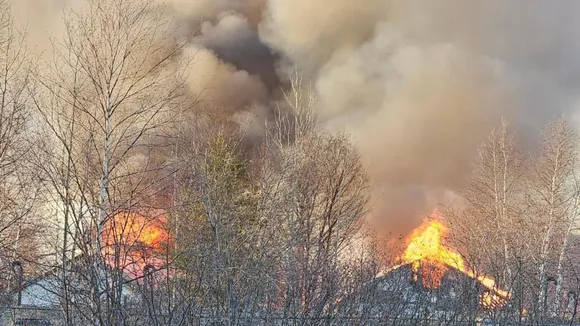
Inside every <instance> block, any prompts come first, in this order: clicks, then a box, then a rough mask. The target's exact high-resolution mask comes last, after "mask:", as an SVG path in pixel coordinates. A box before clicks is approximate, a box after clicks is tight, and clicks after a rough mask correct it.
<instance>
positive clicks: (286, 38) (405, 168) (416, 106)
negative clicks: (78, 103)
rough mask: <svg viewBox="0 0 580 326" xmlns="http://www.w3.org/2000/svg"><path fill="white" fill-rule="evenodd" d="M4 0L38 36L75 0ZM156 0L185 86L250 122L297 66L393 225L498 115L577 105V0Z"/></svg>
mask: <svg viewBox="0 0 580 326" xmlns="http://www.w3.org/2000/svg"><path fill="white" fill-rule="evenodd" d="M10 1H11V2H12V3H13V6H14V9H15V16H16V18H17V20H18V21H22V22H27V24H28V26H29V34H30V39H31V42H32V43H34V44H41V45H44V46H46V44H47V42H46V35H47V34H49V33H50V34H51V35H55V36H57V37H58V35H60V34H59V33H62V26H61V25H60V18H61V16H62V15H61V14H60V12H61V11H62V9H63V8H64V6H65V5H66V6H72V7H74V6H82V2H83V0H74V1H67V0H53V1H52V2H49V1H45V0H10ZM155 1H157V2H159V3H165V4H166V10H167V13H168V15H171V16H173V17H176V19H177V27H178V28H177V32H176V33H178V36H179V37H184V38H186V39H187V40H188V42H189V44H190V45H189V46H188V47H187V49H186V50H185V51H184V55H195V60H194V61H195V64H194V65H193V68H192V71H191V73H190V76H191V80H190V90H191V92H192V93H193V94H195V95H198V96H199V97H201V98H203V99H204V100H205V102H206V103H211V105H210V106H212V107H215V108H216V110H219V111H220V112H221V113H223V114H225V115H227V116H229V117H230V119H231V120H233V121H238V122H240V121H242V120H248V119H249V120H252V121H251V126H252V130H253V132H254V133H256V134H259V132H260V130H259V129H260V122H261V121H263V120H264V119H267V117H268V116H269V115H270V110H271V109H270V103H271V102H272V100H273V99H274V98H275V96H276V95H275V94H276V89H278V88H279V87H280V85H281V82H280V80H284V76H282V75H281V74H280V73H279V72H280V71H284V69H283V68H284V67H283V65H284V64H286V63H287V62H290V63H291V65H293V66H294V65H296V66H297V67H298V69H299V71H300V73H301V74H302V75H303V78H305V79H308V80H310V81H311V82H312V84H313V85H314V87H315V89H316V91H317V93H318V94H317V95H318V98H319V103H318V107H317V110H318V112H319V115H320V117H321V119H322V121H323V122H324V123H325V125H326V127H327V128H329V129H338V130H343V129H346V130H348V131H349V132H351V133H352V134H353V137H354V141H355V142H356V145H357V147H358V149H359V151H360V153H361V155H362V157H363V161H364V164H365V165H366V168H367V170H368V172H369V174H370V176H371V177H372V179H373V181H374V188H375V191H374V193H373V202H374V204H375V205H374V209H373V217H374V218H375V219H376V220H380V221H381V222H382V223H384V224H385V225H386V227H387V228H388V229H389V230H390V231H393V232H406V230H408V229H410V228H412V227H413V226H415V225H416V223H418V220H419V219H420V218H421V217H422V216H424V214H428V213H429V212H430V211H431V210H432V209H433V207H434V206H435V205H436V204H437V203H438V202H440V201H442V200H445V199H446V198H447V197H449V196H450V194H451V195H452V193H453V190H454V189H457V188H458V187H460V186H461V185H462V183H463V181H464V180H465V178H466V176H467V175H468V174H469V172H470V170H471V166H470V164H471V162H472V159H473V157H474V155H475V153H476V151H477V148H478V146H479V144H480V143H481V142H482V140H483V139H484V138H485V137H486V136H487V134H488V132H489V130H490V128H491V127H492V126H493V125H494V124H495V123H496V122H497V119H498V118H499V117H500V116H507V117H508V118H511V120H512V121H513V122H514V124H515V125H516V127H518V128H519V129H520V130H522V131H523V132H524V135H533V134H535V133H536V132H537V130H538V129H539V128H540V127H541V125H542V124H543V123H544V122H545V121H546V120H547V119H548V118H550V117H552V116H554V115H558V114H560V113H561V112H565V113H567V114H569V115H571V116H572V117H573V118H578V117H577V112H578V108H579V107H580V96H578V95H577V94H578V92H576V90H577V89H578V88H579V87H580V75H579V74H580V60H578V59H577V58H579V57H580V39H579V38H577V37H576V36H575V35H574V32H575V31H576V30H578V29H579V28H580V19H578V18H580V3H578V2H575V1H556V2H553V1H550V2H548V1H530V0H513V1H501V0H491V1H479V2H473V1H469V2H468V1H463V0H438V1H421V0H365V1H364V2H361V1H353V0H171V1H168V2H166V1H163V0H155ZM280 66H282V67H280ZM256 108H258V109H259V110H258V111H256ZM578 121H580V118H578ZM528 139H531V136H530V137H528Z"/></svg>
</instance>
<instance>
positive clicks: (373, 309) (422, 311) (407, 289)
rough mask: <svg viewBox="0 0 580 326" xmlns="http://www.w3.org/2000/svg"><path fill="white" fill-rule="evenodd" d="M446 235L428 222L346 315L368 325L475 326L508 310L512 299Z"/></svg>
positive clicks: (438, 224)
mask: <svg viewBox="0 0 580 326" xmlns="http://www.w3.org/2000/svg"><path fill="white" fill-rule="evenodd" d="M446 233H447V229H446V227H445V226H444V224H443V222H441V221H440V220H439V219H436V218H435V219H429V220H426V221H425V222H424V224H423V225H422V226H420V227H419V228H417V229H416V230H415V231H414V232H413V233H412V234H411V236H410V237H409V239H408V243H407V248H406V250H405V251H404V252H403V254H402V255H401V257H400V260H401V263H400V264H399V265H397V266H395V267H391V268H389V269H387V270H385V271H384V272H381V273H380V274H379V275H377V276H376V278H375V279H374V280H373V281H372V282H369V283H368V284H366V285H365V287H364V288H363V290H362V291H360V292H358V293H356V294H355V295H353V296H350V297H349V298H348V299H347V301H348V303H349V304H345V305H343V306H344V307H348V308H347V309H350V310H349V311H344V310H343V311H342V312H341V313H342V314H347V315H349V316H351V317H355V318H357V319H360V320H365V319H366V320H367V322H366V323H365V324H368V325H374V324H375V323H376V324H380V325H385V324H386V325H391V324H392V325H398V324H401V325H407V324H415V323H418V322H429V323H435V324H439V323H443V324H463V323H467V324H470V325H471V324H474V323H476V322H477V321H482V320H484V319H486V318H487V317H488V316H491V315H493V313H494V312H496V311H498V310H501V309H504V308H506V307H508V305H509V300H510V297H511V294H510V293H509V292H507V291H505V290H503V289H501V288H500V287H498V285H497V284H496V282H495V281H494V280H493V279H492V278H490V277H488V276H485V275H481V274H479V273H477V271H475V270H473V269H470V268H469V266H468V265H467V264H466V262H465V261H464V259H463V258H462V256H461V255H460V254H459V253H458V252H456V251H455V250H453V249H451V248H449V247H447V246H445V245H444V243H443V241H444V239H445V236H446ZM353 302H354V303H355V304H353Z"/></svg>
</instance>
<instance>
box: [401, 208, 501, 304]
mask: <svg viewBox="0 0 580 326" xmlns="http://www.w3.org/2000/svg"><path fill="white" fill-rule="evenodd" d="M447 233H448V229H447V227H445V225H444V224H443V223H442V222H441V221H440V220H439V219H437V218H432V219H429V220H426V221H425V222H424V223H423V225H421V226H420V227H419V228H417V229H416V230H415V231H414V232H413V233H412V234H411V236H410V237H409V242H408V245H407V249H406V250H405V252H404V253H403V256H402V257H401V258H402V260H403V261H404V262H405V263H412V268H413V272H414V273H413V274H414V276H413V277H414V278H415V280H416V279H417V274H418V273H419V268H420V267H421V278H422V282H423V285H424V286H425V287H426V288H429V289H435V288H438V287H439V286H440V285H441V278H442V277H443V275H445V273H446V272H447V270H448V269H449V268H450V267H451V268H455V269H457V270H459V271H461V272H463V273H464V274H466V275H468V276H469V277H471V278H476V279H477V280H479V282H481V284H483V285H484V286H485V287H486V288H487V291H486V292H485V293H484V294H483V295H482V297H481V300H480V303H481V304H482V305H483V306H485V307H493V306H498V305H499V306H501V305H503V304H504V303H505V299H507V298H509V297H510V293H508V292H507V291H504V290H502V289H499V288H498V286H497V284H496V282H495V280H493V279H492V278H490V277H487V276H483V275H477V274H476V273H475V272H473V271H471V270H469V269H468V268H467V267H466V264H465V261H464V260H463V257H462V256H461V255H460V254H459V253H458V252H456V251H454V250H453V249H450V248H448V247H446V246H445V245H444V244H443V240H444V239H445V237H446V236H447Z"/></svg>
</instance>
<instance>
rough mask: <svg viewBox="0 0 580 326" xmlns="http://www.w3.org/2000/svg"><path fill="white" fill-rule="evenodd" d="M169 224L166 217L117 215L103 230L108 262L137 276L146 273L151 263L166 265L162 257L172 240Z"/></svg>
mask: <svg viewBox="0 0 580 326" xmlns="http://www.w3.org/2000/svg"><path fill="white" fill-rule="evenodd" d="M165 224H166V219H165V217H163V216H160V217H156V218H146V217H145V216H144V215H140V214H137V213H132V212H122V213H119V214H117V215H115V216H113V217H112V218H110V219H109V220H108V221H107V223H106V224H105V228H104V230H103V233H102V236H103V237H102V238H103V250H102V254H103V256H104V258H105V261H106V262H107V263H108V264H109V266H111V267H114V268H120V269H123V270H124V271H125V272H126V273H127V274H128V275H129V276H131V277H134V278H137V277H139V276H142V275H143V271H144V270H145V268H146V266H147V265H149V266H153V267H154V268H162V267H163V266H164V265H165V260H164V259H162V258H160V257H162V255H163V250H164V249H165V248H167V245H169V244H170V242H171V238H170V236H169V234H168V233H167V231H166V228H165Z"/></svg>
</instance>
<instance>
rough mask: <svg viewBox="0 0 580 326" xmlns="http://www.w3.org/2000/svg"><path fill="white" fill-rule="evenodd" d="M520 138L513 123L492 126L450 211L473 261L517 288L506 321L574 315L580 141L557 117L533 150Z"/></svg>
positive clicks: (505, 284) (568, 124)
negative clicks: (514, 317)
mask: <svg viewBox="0 0 580 326" xmlns="http://www.w3.org/2000/svg"><path fill="white" fill-rule="evenodd" d="M518 138H519V137H518V134H517V132H516V130H515V128H513V127H510V125H509V124H508V122H507V121H503V122H502V123H501V124H500V125H499V126H498V127H497V128H496V129H495V130H493V131H492V133H491V134H490V136H489V138H488V139H487V140H486V141H485V142H484V143H483V144H482V146H481V148H480V150H479V155H478V159H477V160H476V162H475V165H474V171H473V173H472V176H471V178H470V179H469V180H468V182H467V183H466V186H465V188H464V189H463V190H462V191H461V192H460V193H459V194H460V195H461V200H459V202H456V203H455V205H453V206H452V207H448V208H447V209H445V215H446V218H447V220H448V221H449V223H450V225H451V230H452V232H453V240H455V243H456V244H457V246H458V247H459V248H462V249H463V250H464V251H463V252H462V254H463V255H464V256H465V257H467V258H468V260H469V261H470V262H471V264H472V266H474V267H475V268H476V269H478V270H485V271H486V272H487V273H491V275H493V276H494V278H495V279H496V280H498V281H499V284H501V286H503V287H504V288H505V289H507V290H509V291H510V292H511V293H512V304H513V305H512V307H511V308H512V310H511V311H510V310H509V309H508V310H507V311H504V312H503V313H505V314H507V315H506V316H504V317H505V318H508V316H513V315H518V314H519V315H520V316H519V317H518V320H519V319H521V318H523V317H524V316H526V317H527V318H534V319H539V320H542V319H545V318H571V317H572V315H575V312H576V307H577V295H578V290H579V285H580V283H578V259H579V258H580V256H579V253H580V252H579V251H578V241H577V232H578V209H579V200H580V197H579V196H580V192H579V190H580V183H579V179H578V154H579V152H578V149H579V140H580V138H579V136H578V133H577V130H576V129H575V128H574V126H573V125H572V124H571V122H570V121H569V120H567V119H566V118H559V119H554V120H553V121H551V122H549V123H548V124H547V125H546V126H545V127H544V129H543V130H542V133H541V135H540V137H539V144H538V146H534V147H533V149H531V150H525V147H524V144H522V142H521V141H518ZM526 145H527V146H528V148H530V147H529V144H526Z"/></svg>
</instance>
